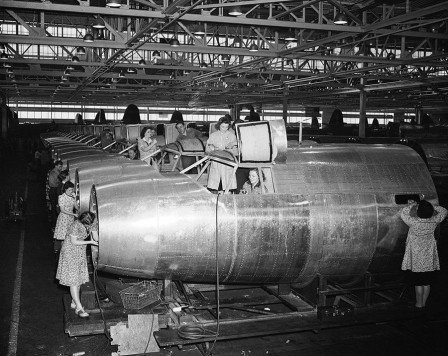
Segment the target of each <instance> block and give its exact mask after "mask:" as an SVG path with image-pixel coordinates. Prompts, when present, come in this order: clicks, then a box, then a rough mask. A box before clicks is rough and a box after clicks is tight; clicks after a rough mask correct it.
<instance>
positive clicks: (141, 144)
mask: <svg viewBox="0 0 448 356" xmlns="http://www.w3.org/2000/svg"><path fill="white" fill-rule="evenodd" d="M155 140H156V139H155V138H151V141H150V142H148V141H146V140H145V139H143V138H139V139H138V146H137V147H138V152H139V154H140V159H141V160H142V161H145V162H146V163H148V164H151V157H148V156H149V155H150V154H151V153H154V152H155V151H157V145H154V146H152V147H151V148H149V146H150V145H151V144H153V143H154V141H155Z"/></svg>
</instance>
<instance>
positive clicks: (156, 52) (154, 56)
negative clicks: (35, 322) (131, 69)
mask: <svg viewBox="0 0 448 356" xmlns="http://www.w3.org/2000/svg"><path fill="white" fill-rule="evenodd" d="M152 57H153V58H154V59H160V58H161V57H160V52H159V51H154V52H152Z"/></svg>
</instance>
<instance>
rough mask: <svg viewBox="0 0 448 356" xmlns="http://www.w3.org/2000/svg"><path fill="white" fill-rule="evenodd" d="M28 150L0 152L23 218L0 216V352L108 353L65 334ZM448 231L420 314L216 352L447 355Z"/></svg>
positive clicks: (105, 346) (102, 341) (60, 292)
mask: <svg viewBox="0 0 448 356" xmlns="http://www.w3.org/2000/svg"><path fill="white" fill-rule="evenodd" d="M22 146H23V145H22ZM25 152H26V150H25V148H24V147H19V146H18V147H17V149H15V150H13V151H12V152H11V153H9V154H8V153H7V154H5V152H3V153H2V155H1V160H0V172H1V173H0V187H1V192H0V199H1V200H0V201H1V202H2V203H3V202H4V201H5V200H6V199H7V198H8V197H10V196H12V195H13V194H14V193H15V192H18V194H19V195H20V196H22V197H24V199H25V202H26V210H25V217H24V219H23V221H20V219H19V220H18V221H16V222H14V221H10V220H9V219H6V218H2V219H1V220H0V241H1V247H0V261H1V268H0V283H1V289H0V296H1V300H0V355H8V356H9V355H10V356H14V355H19V356H28V355H30V356H31V355H33V356H37V355H42V356H53V355H73V354H76V353H80V354H81V353H82V352H85V355H97V356H103V355H104V356H105V355H110V354H111V353H112V352H113V351H116V346H111V345H110V342H109V340H108V339H107V338H106V336H104V335H96V336H82V337H69V336H68V335H67V334H65V333H64V320H63V315H64V310H63V304H62V299H63V296H64V295H65V294H66V293H68V289H66V288H62V287H60V286H59V285H58V284H57V283H56V281H55V278H54V277H55V268H56V264H57V258H56V256H55V255H54V253H53V249H52V236H51V231H50V228H49V225H48V221H47V212H46V209H45V202H44V179H43V176H42V177H40V178H39V179H36V176H35V175H34V174H28V175H27V161H26V155H25ZM0 215H3V214H0ZM446 230H447V229H446V228H445V231H444V232H443V234H442V236H441V239H440V255H441V262H442V272H441V273H439V275H438V279H437V283H436V284H435V285H434V286H433V288H432V291H431V296H430V300H429V302H428V303H429V305H428V307H427V311H426V312H425V313H424V314H421V315H416V316H415V318H413V319H409V320H405V321H394V322H388V323H376V324H368V325H359V326H351V327H341V328H334V329H325V330H321V331H320V332H311V331H307V332H301V333H294V334H284V335H277V336H265V337H259V338H253V339H241V340H233V341H226V342H218V343H217V344H216V346H215V349H214V354H216V355H266V354H269V355H298V354H300V355H313V356H315V355H360V354H362V355H416V354H420V355H441V354H444V353H445V352H446V349H447V348H446V347H447V346H448V338H447V333H446V332H447V331H448V303H447V300H448V239H447V238H448V235H447V233H446ZM160 354H163V355H168V354H171V355H180V354H182V355H200V353H199V351H198V350H196V349H195V348H192V347H185V348H183V349H178V348H177V347H174V348H171V349H167V350H163V351H162V352H161V353H160Z"/></svg>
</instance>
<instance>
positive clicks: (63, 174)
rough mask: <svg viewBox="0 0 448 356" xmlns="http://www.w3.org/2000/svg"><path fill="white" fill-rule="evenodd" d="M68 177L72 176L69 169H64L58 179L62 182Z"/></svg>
mask: <svg viewBox="0 0 448 356" xmlns="http://www.w3.org/2000/svg"><path fill="white" fill-rule="evenodd" d="M68 176H70V173H69V171H68V169H64V170H63V171H62V172H61V173H59V175H58V178H59V180H60V181H61V182H62V181H63V180H64V179H65V178H67V177H68Z"/></svg>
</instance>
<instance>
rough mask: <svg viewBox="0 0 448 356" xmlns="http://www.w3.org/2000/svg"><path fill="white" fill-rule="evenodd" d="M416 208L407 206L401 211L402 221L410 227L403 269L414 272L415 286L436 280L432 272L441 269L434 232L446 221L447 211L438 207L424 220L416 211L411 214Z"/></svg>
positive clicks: (412, 278)
mask: <svg viewBox="0 0 448 356" xmlns="http://www.w3.org/2000/svg"><path fill="white" fill-rule="evenodd" d="M415 206H416V205H411V206H407V207H405V208H403V209H402V211H401V218H402V220H403V221H404V222H405V224H406V225H408V226H409V232H408V237H407V239H406V249H405V253H404V257H403V262H402V265H401V269H402V270H405V271H406V270H407V271H412V272H413V274H412V276H411V277H409V278H410V281H411V282H413V284H415V285H426V284H430V282H431V280H432V279H433V278H434V275H433V274H432V272H433V271H437V270H439V269H440V262H439V255H438V253H437V246H436V240H435V238H434V230H435V229H436V227H437V225H438V224H439V223H441V222H442V221H443V219H445V217H446V215H447V210H446V209H445V208H443V207H441V206H436V207H434V210H435V214H434V215H433V216H432V217H430V218H428V219H422V218H419V217H418V216H416V213H415V211H413V212H412V213H411V209H412V208H413V207H415ZM414 209H415V208H414Z"/></svg>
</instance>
